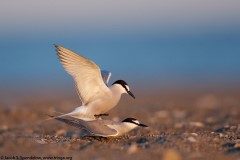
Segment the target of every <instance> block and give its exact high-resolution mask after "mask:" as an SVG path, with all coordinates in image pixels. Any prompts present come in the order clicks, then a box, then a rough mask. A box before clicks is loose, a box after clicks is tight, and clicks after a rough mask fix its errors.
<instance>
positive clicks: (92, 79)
mask: <svg viewBox="0 0 240 160" xmlns="http://www.w3.org/2000/svg"><path fill="white" fill-rule="evenodd" d="M55 47H56V51H57V55H58V57H59V59H60V61H61V63H62V65H63V67H64V69H65V70H66V71H67V73H68V74H70V75H71V76H72V77H73V79H74V81H75V86H76V89H77V92H78V95H79V97H80V100H81V102H82V105H81V106H80V107H77V108H75V109H74V110H73V111H72V112H70V113H67V114H64V115H61V116H60V117H62V116H71V117H74V118H77V119H82V120H85V121H89V120H94V119H96V118H97V117H98V116H102V115H108V114H106V112H108V111H109V110H111V109H112V108H114V107H115V106H116V105H117V103H118V102H119V100H120V98H121V95H122V94H123V93H127V94H129V95H130V96H132V97H133V98H135V96H134V95H133V93H132V92H131V91H130V89H129V86H128V84H127V83H126V82H125V81H124V80H117V81H115V82H114V83H113V84H112V86H110V87H108V81H109V79H110V77H111V72H109V71H105V70H100V68H99V67H98V65H97V64H96V63H94V62H93V61H91V60H89V59H87V58H85V57H83V56H82V55H80V54H77V53H75V52H73V51H71V50H69V49H67V48H64V47H62V46H59V45H55Z"/></svg>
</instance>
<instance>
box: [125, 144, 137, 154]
mask: <svg viewBox="0 0 240 160" xmlns="http://www.w3.org/2000/svg"><path fill="white" fill-rule="evenodd" d="M137 151H138V146H137V144H136V143H134V144H131V146H130V147H129V148H128V150H127V153H128V154H134V153H136V152H137Z"/></svg>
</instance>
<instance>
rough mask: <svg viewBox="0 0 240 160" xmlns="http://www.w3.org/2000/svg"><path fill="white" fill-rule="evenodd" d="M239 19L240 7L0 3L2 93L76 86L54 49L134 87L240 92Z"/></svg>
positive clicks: (94, 1)
mask: <svg viewBox="0 0 240 160" xmlns="http://www.w3.org/2000/svg"><path fill="white" fill-rule="evenodd" d="M239 15H240V1H239V0H228V1H226V0H201V1H200V0H181V1H179V0H131V1H127V0H121V1H110V0H102V1H99V0H88V1H83V0H69V1H56V0H48V1H44V0H43V1H34V0H21V1H13V0H8V1H1V5H0V24H1V25H0V55H1V63H0V74H1V78H0V87H1V88H6V89H8V90H11V92H14V91H16V90H21V89H26V88H29V89H31V90H38V89H39V88H47V89H48V90H50V89H49V88H51V87H53V88H54V87H63V88H64V87H65V88H68V87H69V86H72V85H73V84H72V79H71V77H70V76H68V75H67V74H66V72H65V71H64V70H63V68H62V66H61V64H60V63H59V60H58V59H57V56H56V52H55V48H54V46H53V44H59V45H62V46H64V47H66V48H69V49H71V50H73V51H76V52H78V53H80V54H82V55H84V56H85V57H87V58H89V59H91V60H93V61H94V62H96V63H97V64H98V65H99V66H100V68H102V69H106V70H109V71H111V72H112V78H111V82H114V81H115V80H117V79H124V80H126V81H127V82H129V83H130V84H132V86H133V87H137V86H138V87H139V86H141V87H143V88H145V89H146V88H151V89H153V88H164V87H166V86H171V87H175V86H184V87H186V86H204V85H206V86H207V85H213V86H215V87H220V86H231V85H234V84H236V85H237V84H239V80H240V75H239V73H240V63H239V59H240V19H239ZM150 84H151V85H150ZM11 92H9V94H10V93H11Z"/></svg>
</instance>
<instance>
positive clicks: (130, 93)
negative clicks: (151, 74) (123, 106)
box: [127, 91, 135, 99]
mask: <svg viewBox="0 0 240 160" xmlns="http://www.w3.org/2000/svg"><path fill="white" fill-rule="evenodd" d="M127 93H128V94H129V95H130V96H132V97H133V98H134V99H135V96H134V95H133V94H132V92H130V91H127Z"/></svg>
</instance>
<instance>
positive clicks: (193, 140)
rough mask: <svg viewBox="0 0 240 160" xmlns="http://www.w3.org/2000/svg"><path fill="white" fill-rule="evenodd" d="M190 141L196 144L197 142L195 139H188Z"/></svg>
mask: <svg viewBox="0 0 240 160" xmlns="http://www.w3.org/2000/svg"><path fill="white" fill-rule="evenodd" d="M188 141H190V142H192V143H195V142H197V140H196V139H195V138H194V137H188Z"/></svg>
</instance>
